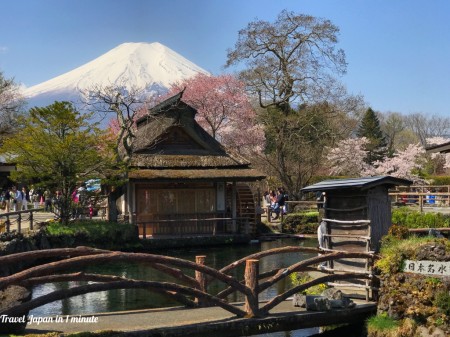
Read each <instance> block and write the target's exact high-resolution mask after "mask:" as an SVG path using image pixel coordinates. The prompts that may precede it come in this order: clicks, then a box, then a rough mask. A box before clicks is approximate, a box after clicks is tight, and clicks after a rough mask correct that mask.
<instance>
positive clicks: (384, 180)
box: [302, 176, 412, 192]
mask: <svg viewBox="0 0 450 337" xmlns="http://www.w3.org/2000/svg"><path fill="white" fill-rule="evenodd" d="M411 184H412V181H411V180H407V179H401V178H395V177H391V176H378V177H363V178H350V179H331V180H324V181H321V182H320V183H317V184H314V185H311V186H307V187H304V188H302V192H316V191H326V190H337V189H343V188H357V189H362V190H365V189H369V188H372V187H375V186H379V185H389V186H396V185H411Z"/></svg>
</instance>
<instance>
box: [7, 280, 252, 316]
mask: <svg viewBox="0 0 450 337" xmlns="http://www.w3.org/2000/svg"><path fill="white" fill-rule="evenodd" d="M126 288H144V289H152V290H153V291H157V292H161V291H163V292H167V291H175V292H179V293H182V294H186V295H191V296H195V297H198V298H204V299H206V300H207V301H209V302H210V303H213V304H215V305H217V306H220V307H221V308H223V309H225V310H227V311H229V312H231V313H233V314H235V315H237V316H239V317H244V316H245V315H246V313H245V311H243V310H241V309H239V308H236V307H235V306H233V305H231V304H228V303H227V302H226V301H224V300H222V299H219V298H217V297H215V296H211V295H209V294H207V293H204V292H202V291H200V290H198V289H193V288H188V287H185V286H180V285H178V284H175V283H167V282H154V281H132V280H123V281H114V282H110V283H95V284H87V285H83V286H79V287H74V288H70V289H63V290H56V291H53V292H51V293H49V294H47V295H44V296H40V297H38V298H35V299H33V300H31V301H28V302H25V303H22V304H20V305H18V306H15V307H13V308H9V309H6V310H3V311H0V314H1V315H10V316H12V315H24V314H26V313H27V312H28V311H30V310H32V309H34V308H37V307H40V306H42V305H45V304H48V303H51V302H54V301H58V300H61V299H64V298H67V297H73V296H78V295H83V294H87V293H91V292H98V291H105V290H111V289H126Z"/></svg>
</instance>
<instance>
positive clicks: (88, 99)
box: [82, 83, 151, 163]
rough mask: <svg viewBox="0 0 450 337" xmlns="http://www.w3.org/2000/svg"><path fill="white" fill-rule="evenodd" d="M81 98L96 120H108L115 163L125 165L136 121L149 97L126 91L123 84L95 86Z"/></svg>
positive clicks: (133, 89)
mask: <svg viewBox="0 0 450 337" xmlns="http://www.w3.org/2000/svg"><path fill="white" fill-rule="evenodd" d="M82 95H83V101H84V103H85V104H86V105H87V106H89V107H91V108H92V109H93V110H94V112H95V114H96V115H97V118H98V119H99V120H103V119H107V121H108V122H109V126H110V129H111V132H112V135H113V137H115V142H116V146H115V147H114V149H115V154H116V159H117V162H118V163H119V162H122V163H128V162H129V161H130V159H131V154H132V143H133V139H134V137H135V133H136V120H137V119H138V118H139V117H141V116H142V115H143V114H144V113H145V111H146V110H145V103H146V102H147V101H148V100H150V99H151V97H149V96H148V95H146V94H145V90H144V89H143V88H137V87H129V86H127V85H126V83H123V84H118V85H116V84H111V85H109V86H98V85H94V86H92V87H91V88H89V89H88V90H85V91H84V92H82ZM111 114H113V118H111ZM121 149H123V151H120V150H121Z"/></svg>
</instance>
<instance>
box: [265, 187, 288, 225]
mask: <svg viewBox="0 0 450 337" xmlns="http://www.w3.org/2000/svg"><path fill="white" fill-rule="evenodd" d="M287 200H288V195H287V194H286V192H285V190H284V188H283V187H279V188H278V189H276V190H270V191H266V192H264V202H265V204H266V205H265V207H268V209H269V210H270V213H275V216H274V217H273V218H272V220H276V219H278V218H279V217H280V213H281V212H282V213H283V215H284V214H286V213H287V212H288V207H287V203H286V201H287Z"/></svg>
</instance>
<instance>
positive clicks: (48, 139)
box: [1, 102, 110, 223]
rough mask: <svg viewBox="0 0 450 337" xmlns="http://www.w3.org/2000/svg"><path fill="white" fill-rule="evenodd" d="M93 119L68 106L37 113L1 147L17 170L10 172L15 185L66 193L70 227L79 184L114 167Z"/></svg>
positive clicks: (65, 218) (63, 212) (64, 210)
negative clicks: (34, 184) (91, 121)
mask: <svg viewBox="0 0 450 337" xmlns="http://www.w3.org/2000/svg"><path fill="white" fill-rule="evenodd" d="M88 117H89V115H86V114H80V113H79V112H77V111H76V110H75V109H74V108H73V106H72V105H71V103H68V102H55V103H53V104H52V105H49V106H47V107H43V108H32V109H30V111H29V116H27V117H22V118H20V120H19V123H20V130H19V131H18V132H17V133H15V134H13V135H12V136H10V137H8V138H7V139H5V142H4V144H3V146H2V148H1V153H2V154H3V155H4V156H5V157H6V158H7V160H9V161H10V162H14V163H16V165H17V171H13V172H12V173H11V178H12V179H13V180H15V181H20V182H34V183H37V184H39V185H42V186H45V187H48V188H52V189H56V190H59V191H60V192H61V194H62V199H61V202H60V207H61V214H60V215H61V219H62V221H63V222H65V223H66V222H68V220H69V217H70V208H71V193H72V192H73V190H74V189H75V187H76V186H77V183H79V182H80V181H81V182H82V181H86V180H88V179H90V178H94V177H95V178H98V177H99V176H101V174H102V173H103V172H104V171H105V169H106V167H108V164H109V160H108V159H107V158H110V156H109V155H108V153H107V152H108V150H107V146H106V144H107V143H108V140H107V138H106V137H105V135H104V133H102V132H101V131H100V130H99V129H98V128H97V127H96V125H95V124H91V123H90V122H89V121H88ZM102 152H103V153H104V154H105V156H104V157H102V156H101V153H102ZM105 152H106V153H105Z"/></svg>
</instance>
